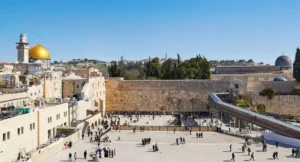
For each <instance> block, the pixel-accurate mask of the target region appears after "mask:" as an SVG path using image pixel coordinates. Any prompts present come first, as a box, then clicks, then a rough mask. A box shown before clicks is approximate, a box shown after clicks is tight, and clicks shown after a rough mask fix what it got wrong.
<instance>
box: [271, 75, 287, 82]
mask: <svg viewBox="0 0 300 162" xmlns="http://www.w3.org/2000/svg"><path fill="white" fill-rule="evenodd" d="M273 81H287V79H286V78H285V77H283V76H278V77H275V78H274V80H273Z"/></svg>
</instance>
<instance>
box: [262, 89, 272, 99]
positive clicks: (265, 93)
mask: <svg viewBox="0 0 300 162" xmlns="http://www.w3.org/2000/svg"><path fill="white" fill-rule="evenodd" d="M259 94H260V95H262V96H267V97H268V99H269V100H271V99H273V98H274V96H275V90H274V89H273V88H265V89H263V90H262V91H261V92H260V93H259Z"/></svg>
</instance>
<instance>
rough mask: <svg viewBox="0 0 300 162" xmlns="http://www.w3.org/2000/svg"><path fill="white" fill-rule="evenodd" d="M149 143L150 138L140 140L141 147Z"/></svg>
mask: <svg viewBox="0 0 300 162" xmlns="http://www.w3.org/2000/svg"><path fill="white" fill-rule="evenodd" d="M150 143H151V138H150V137H149V138H144V139H142V145H143V146H145V145H147V144H150Z"/></svg>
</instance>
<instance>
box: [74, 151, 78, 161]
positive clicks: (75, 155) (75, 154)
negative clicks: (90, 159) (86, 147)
mask: <svg viewBox="0 0 300 162" xmlns="http://www.w3.org/2000/svg"><path fill="white" fill-rule="evenodd" d="M76 159H77V153H76V152H74V160H75V161H76Z"/></svg>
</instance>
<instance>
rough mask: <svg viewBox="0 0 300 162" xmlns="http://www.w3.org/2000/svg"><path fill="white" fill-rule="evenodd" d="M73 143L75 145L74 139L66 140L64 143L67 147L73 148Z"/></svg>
mask: <svg viewBox="0 0 300 162" xmlns="http://www.w3.org/2000/svg"><path fill="white" fill-rule="evenodd" d="M72 145H73V143H72V141H69V142H68V141H66V142H65V143H64V147H65V149H66V148H72Z"/></svg>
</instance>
